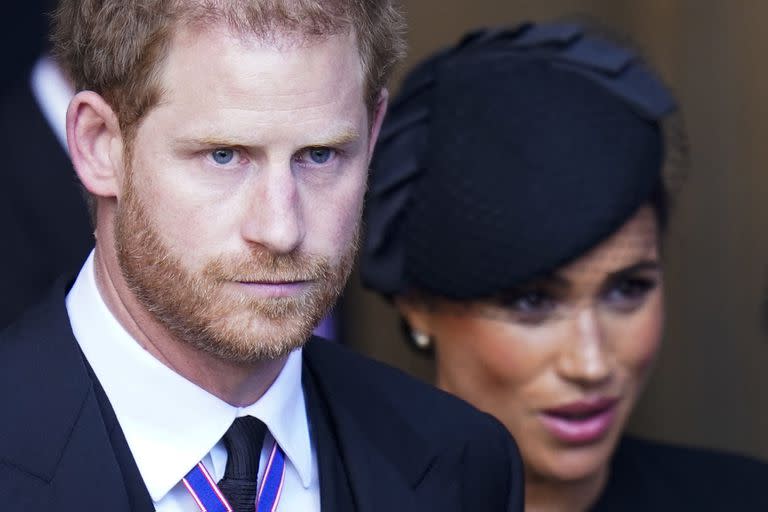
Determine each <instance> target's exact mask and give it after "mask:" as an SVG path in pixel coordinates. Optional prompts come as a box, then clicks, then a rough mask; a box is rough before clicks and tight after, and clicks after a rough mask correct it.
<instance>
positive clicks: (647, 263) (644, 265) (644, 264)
mask: <svg viewBox="0 0 768 512" xmlns="http://www.w3.org/2000/svg"><path fill="white" fill-rule="evenodd" d="M659 270H661V264H660V263H659V261H658V260H643V261H638V262H637V263H635V264H633V265H630V266H628V267H625V268H623V269H621V270H617V271H616V272H611V273H610V274H609V275H608V278H609V279H616V278H617V277H623V276H626V275H628V274H634V273H635V272H645V271H659Z"/></svg>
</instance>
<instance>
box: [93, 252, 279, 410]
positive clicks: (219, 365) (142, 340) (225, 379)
mask: <svg viewBox="0 0 768 512" xmlns="http://www.w3.org/2000/svg"><path fill="white" fill-rule="evenodd" d="M109 251H110V249H109V248H105V247H103V246H100V245H99V244H98V241H97V247H96V252H95V257H94V273H95V279H96V285H97V288H98V291H99V294H100V295H101V297H102V299H103V300H104V302H105V304H106V305H107V307H108V308H109V310H110V311H111V312H112V314H113V315H114V316H115V318H116V319H117V321H118V322H120V324H121V325H122V326H123V328H125V330H126V331H127V332H128V333H129V334H130V335H131V337H132V338H133V339H134V340H135V341H136V342H137V343H138V344H139V345H141V346H142V347H143V348H144V349H145V350H146V351H147V352H149V353H150V354H151V355H152V356H154V357H155V358H156V359H157V360H159V361H160V362H161V363H163V364H164V365H165V366H167V367H168V368H170V369H171V370H173V371H174V372H176V373H178V374H179V375H181V376H182V377H184V378H186V379H187V380H189V381H191V382H193V383H195V384H196V385H197V386H199V387H201V388H203V389H205V390H206V391H208V392H209V393H211V394H213V395H215V396H217V397H219V398H220V399H222V400H224V401H225V402H227V403H229V404H231V405H234V406H246V405H250V404H252V403H254V402H256V401H257V400H258V399H259V398H261V396H262V395H263V394H264V393H265V392H266V391H267V389H269V387H270V386H271V385H272V383H273V382H274V381H275V379H276V378H277V376H278V375H279V374H280V371H281V370H282V369H283V366H284V365H285V362H286V360H287V356H286V357H282V358H279V359H275V360H269V361H258V362H255V363H250V364H237V363H233V362H231V361H225V360H222V359H220V358H217V357H215V356H213V355H212V354H209V353H207V352H205V351H202V350H200V349H198V348H196V347H193V346H192V345H190V344H188V343H185V342H184V341H183V340H179V339H177V338H176V337H175V336H174V335H173V334H171V332H170V331H169V330H168V329H167V328H166V327H165V326H164V325H162V324H161V323H160V322H158V321H157V320H156V319H155V318H154V317H153V316H152V314H151V313H150V312H149V311H147V310H146V308H145V307H144V306H143V305H142V304H141V303H140V302H139V301H138V300H137V299H136V297H135V296H134V295H133V293H131V291H130V290H129V289H128V286H127V283H125V281H124V279H123V276H122V273H121V272H120V269H119V267H118V265H117V258H116V257H110V255H108V254H105V253H108V252H109ZM110 262H112V263H111V264H110Z"/></svg>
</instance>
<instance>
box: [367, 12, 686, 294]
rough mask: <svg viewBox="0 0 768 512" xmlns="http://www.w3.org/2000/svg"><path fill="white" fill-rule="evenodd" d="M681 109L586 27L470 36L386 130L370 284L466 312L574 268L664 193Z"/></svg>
mask: <svg viewBox="0 0 768 512" xmlns="http://www.w3.org/2000/svg"><path fill="white" fill-rule="evenodd" d="M674 109H675V102H674V99H673V98H672V96H671V95H670V94H669V92H668V91H667V90H666V89H665V88H664V86H663V85H662V84H661V82H660V81H659V80H658V79H657V78H656V77H655V76H654V75H653V73H652V72H651V71H650V70H649V69H648V68H647V67H645V65H644V64H643V63H642V61H641V60H640V59H639V58H638V56H637V55H636V54H635V53H633V52H631V51H629V50H627V49H625V48H622V47H620V46H618V45H616V44H615V43H612V42H609V41H607V40H605V39H602V38H599V37H596V36H590V35H586V34H585V32H584V30H583V29H582V28H581V27H580V26H579V25H576V24H540V25H533V24H525V25H522V26H520V27H517V28H515V29H499V30H482V31H477V32H474V33H472V34H469V35H468V36H466V37H465V38H464V39H463V40H462V41H461V42H460V43H459V44H458V45H457V46H454V47H452V48H449V49H447V50H444V51H442V52H440V53H438V54H436V55H434V56H432V57H431V58H429V59H428V60H427V61H425V62H423V63H422V64H421V65H419V66H418V67H417V68H416V69H414V70H413V71H412V72H411V73H410V74H409V75H408V76H407V78H406V80H405V82H404V84H403V87H402V90H401V92H400V94H399V95H398V97H397V98H396V99H395V100H394V101H393V103H392V106H391V109H390V112H389V114H388V117H387V118H386V120H385V122H384V126H383V128H382V132H381V136H380V140H379V144H378V146H377V149H376V151H375V154H374V158H373V162H372V164H371V168H372V175H371V183H370V187H369V194H368V198H367V204H366V210H365V226H366V236H365V241H364V244H363V247H362V278H363V282H364V284H365V285H366V286H368V287H370V288H373V289H375V290H377V291H379V292H381V293H383V294H385V295H397V294H400V293H404V292H406V291H408V290H409V289H417V290H421V291H423V292H427V293H431V294H435V295H439V296H443V297H448V298H453V299H471V298H479V297H486V296H490V295H493V294H495V293H497V292H499V291H502V290H505V289H509V288H512V287H514V286H516V285H519V284H520V283H521V282H524V281H526V280H528V279H531V278H532V277H535V276H538V275H541V274H544V273H547V272H550V271H552V270H554V269H556V268H558V267H559V266H561V265H563V264H565V263H567V262H569V261H571V260H573V259H575V258H577V257H578V256H580V255H581V254H583V253H585V252H586V251H587V250H589V249H590V248H592V247H593V246H595V245H597V244H598V243H599V242H600V241H602V240H603V239H605V238H607V237H608V236H609V235H610V234H612V233H613V232H614V231H616V230H617V229H619V228H620V227H621V226H622V225H623V224H624V223H625V222H626V221H627V220H628V219H629V218H630V217H631V216H632V215H633V214H634V212H636V211H637V210H638V208H640V207H641V206H642V205H643V204H645V203H647V202H648V201H649V198H650V197H651V195H652V194H654V193H655V191H657V189H658V186H659V183H660V180H661V170H662V164H663V160H664V138H663V135H662V131H661V126H660V121H661V119H662V118H663V117H664V116H666V115H667V114H669V113H671V112H672V111H673V110H674Z"/></svg>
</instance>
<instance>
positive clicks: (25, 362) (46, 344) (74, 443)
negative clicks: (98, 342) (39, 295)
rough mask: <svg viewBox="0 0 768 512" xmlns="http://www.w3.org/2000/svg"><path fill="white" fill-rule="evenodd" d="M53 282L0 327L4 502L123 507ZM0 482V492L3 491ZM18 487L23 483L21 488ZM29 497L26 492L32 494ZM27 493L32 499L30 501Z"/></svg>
mask: <svg viewBox="0 0 768 512" xmlns="http://www.w3.org/2000/svg"><path fill="white" fill-rule="evenodd" d="M64 296H65V287H64V283H63V281H62V282H59V283H58V285H57V286H56V287H55V290H54V292H53V293H52V294H50V295H49V296H48V297H47V298H46V299H45V300H44V302H42V303H41V304H40V305H38V306H37V307H35V308H33V309H31V310H29V311H28V312H27V314H26V315H25V316H24V317H22V318H21V319H20V320H19V321H18V322H16V323H15V324H13V325H12V326H10V327H9V328H8V329H6V330H5V331H4V332H3V333H2V334H0V360H2V361H3V370H4V371H3V372H2V375H0V403H2V404H3V405H4V406H5V407H7V409H6V410H9V411H13V420H12V421H3V422H0V461H2V462H3V463H4V465H5V466H6V467H7V468H11V469H10V471H9V475H11V478H13V481H14V484H15V486H16V487H15V488H16V489H17V490H19V492H17V493H16V494H15V495H11V496H8V497H4V496H0V497H2V498H9V499H10V500H11V501H10V503H14V502H13V501H12V500H13V499H21V498H20V497H23V499H25V500H26V501H24V502H23V504H20V503H16V504H17V505H19V508H14V506H13V505H11V506H8V503H9V502H8V501H3V500H0V501H3V502H4V507H5V506H8V508H7V509H6V508H4V510H24V511H25V512H33V511H38V510H40V511H42V510H54V509H57V510H109V511H115V512H123V511H124V512H129V510H130V508H129V502H128V498H127V494H126V489H125V485H124V483H123V480H122V474H121V471H120V468H119V466H118V464H117V461H116V459H115V454H114V452H113V449H112V445H111V442H110V439H109V434H108V432H107V430H106V428H105V426H104V421H103V418H102V415H101V411H100V408H99V404H98V401H97V399H96V396H95V394H94V391H93V387H92V385H91V381H90V379H89V377H88V374H87V371H86V367H85V365H84V362H83V359H82V357H81V355H80V351H79V347H78V346H77V342H76V341H75V340H74V337H73V335H72V332H71V329H70V325H69V318H68V316H67V312H66V309H65V307H64ZM3 489H5V487H3V488H0V493H2V492H5V491H4V490H3ZM24 489H26V490H24ZM32 497H33V498H32ZM30 500H32V501H30Z"/></svg>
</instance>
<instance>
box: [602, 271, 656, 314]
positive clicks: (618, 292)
mask: <svg viewBox="0 0 768 512" xmlns="http://www.w3.org/2000/svg"><path fill="white" fill-rule="evenodd" d="M655 287H656V281H655V280H654V279H649V278H644V277H625V278H622V279H620V280H618V281H616V282H615V283H613V284H612V285H611V286H610V287H609V288H608V290H607V292H606V294H605V299H606V300H607V302H608V303H609V304H611V305H615V306H617V307H619V308H620V309H633V308H635V307H637V306H639V305H640V304H641V303H642V302H643V301H644V300H645V298H646V297H647V296H648V294H649V293H650V291H651V290H653V289H654V288H655Z"/></svg>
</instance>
